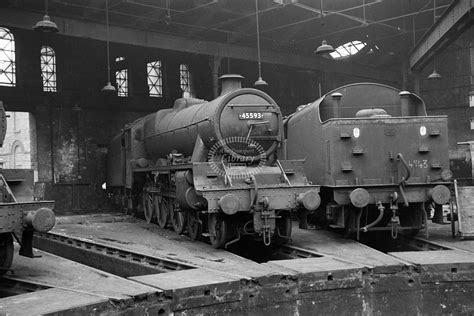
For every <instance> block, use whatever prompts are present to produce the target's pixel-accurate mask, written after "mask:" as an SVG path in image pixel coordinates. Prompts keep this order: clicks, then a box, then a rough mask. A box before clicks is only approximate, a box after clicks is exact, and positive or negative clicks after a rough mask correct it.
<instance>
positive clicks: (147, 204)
mask: <svg viewBox="0 0 474 316" xmlns="http://www.w3.org/2000/svg"><path fill="white" fill-rule="evenodd" d="M142 208H143V215H145V219H146V221H147V222H148V223H150V222H151V220H152V219H153V213H154V205H153V194H152V193H151V192H150V191H149V190H148V188H147V187H145V188H144V189H143V194H142Z"/></svg>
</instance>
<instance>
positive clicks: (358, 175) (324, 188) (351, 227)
mask: <svg viewBox="0 0 474 316" xmlns="http://www.w3.org/2000/svg"><path fill="white" fill-rule="evenodd" d="M285 125H286V126H285V127H286V131H287V157H288V158H289V159H306V164H305V171H306V173H307V176H308V179H309V180H310V181H312V182H313V183H317V184H320V185H321V199H322V202H321V206H320V207H319V208H318V210H317V211H316V212H315V214H313V218H316V220H317V221H319V223H324V224H326V225H330V226H332V227H339V228H342V229H344V231H345V232H346V233H347V234H348V235H352V236H354V235H356V237H357V238H359V237H360V236H359V234H360V233H361V232H368V231H377V230H388V231H391V233H392V236H393V237H396V236H397V234H398V232H399V231H405V233H407V234H411V235H414V234H416V233H417V232H418V231H419V230H420V229H422V228H424V227H425V226H426V221H427V218H428V214H427V210H428V209H430V208H431V207H432V206H434V208H435V216H437V215H439V214H441V215H442V213H441V211H442V210H441V207H442V205H443V204H446V203H448V202H449V201H450V189H449V186H450V180H451V177H452V173H451V171H450V170H449V162H448V129H447V117H446V116H427V114H426V108H425V104H424V102H423V100H422V99H420V98H419V97H418V96H416V95H414V94H412V93H409V92H407V91H399V90H397V89H395V88H392V87H389V86H385V85H380V84H374V83H358V84H350V85H346V86H343V87H340V88H338V89H336V90H334V91H331V92H329V93H328V94H326V95H324V96H323V97H321V98H320V99H318V100H316V101H314V102H313V103H310V104H307V105H303V106H300V107H299V110H298V111H297V112H296V113H294V114H292V115H290V116H289V117H288V118H287V119H286V121H285ZM305 219H306V218H304V220H305ZM303 225H306V223H304V224H303Z"/></svg>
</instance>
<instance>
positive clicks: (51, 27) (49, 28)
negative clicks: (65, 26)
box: [33, 14, 59, 33]
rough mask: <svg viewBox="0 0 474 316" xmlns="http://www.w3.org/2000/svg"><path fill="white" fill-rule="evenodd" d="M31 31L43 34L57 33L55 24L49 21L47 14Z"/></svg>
mask: <svg viewBox="0 0 474 316" xmlns="http://www.w3.org/2000/svg"><path fill="white" fill-rule="evenodd" d="M33 30H35V31H38V32H44V33H56V32H58V31H59V29H58V26H57V25H56V23H54V22H53V21H51V19H50V18H49V15H47V14H45V15H44V17H43V20H42V21H39V22H38V23H36V24H35V26H33Z"/></svg>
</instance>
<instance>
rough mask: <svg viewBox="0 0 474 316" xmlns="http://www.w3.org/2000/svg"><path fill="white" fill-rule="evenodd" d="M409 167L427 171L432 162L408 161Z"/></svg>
mask: <svg viewBox="0 0 474 316" xmlns="http://www.w3.org/2000/svg"><path fill="white" fill-rule="evenodd" d="M408 166H409V167H410V168H419V169H427V168H428V167H429V166H430V162H429V161H428V160H424V159H423V160H421V159H420V160H408Z"/></svg>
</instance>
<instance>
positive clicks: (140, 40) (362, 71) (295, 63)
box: [0, 9, 400, 83]
mask: <svg viewBox="0 0 474 316" xmlns="http://www.w3.org/2000/svg"><path fill="white" fill-rule="evenodd" d="M41 19H42V15H41V14H35V13H30V12H25V11H19V10H13V9H3V10H0V21H2V26H5V27H16V28H21V29H28V30H31V29H32V26H33V25H34V23H36V21H38V20H41ZM51 19H52V20H53V21H54V22H55V23H56V24H57V25H58V27H59V34H61V35H66V36H73V37H81V38H89V39H94V40H101V41H105V40H106V31H105V26H104V25H103V24H98V23H93V22H86V21H81V20H74V19H68V18H62V17H56V16H52V17H51ZM109 34H110V37H109V40H110V42H115V43H121V44H129V45H137V46H142V47H151V48H160V49H167V50H173V51H180V52H187V53H194V54H204V55H209V56H218V57H224V58H225V57H228V58H235V59H243V60H250V61H257V49H256V48H253V47H246V46H239V45H232V44H226V43H217V42H211V41H205V40H199V39H192V38H185V37H178V36H174V35H169V34H163V33H157V32H150V31H145V30H137V29H131V28H125V27H119V26H110V28H109ZM261 60H262V62H264V63H269V64H276V65H284V66H288V67H296V68H302V69H307V70H319V71H326V72H331V73H339V74H345V75H352V76H357V77H359V78H360V79H362V78H366V79H369V80H383V81H391V82H394V83H396V82H399V81H400V78H399V74H398V73H393V74H391V73H387V72H386V71H381V70H378V69H374V68H372V67H365V66H361V65H357V64H350V66H348V65H347V64H346V63H338V62H334V61H330V60H328V59H325V58H321V57H317V56H315V57H307V56H302V55H296V54H290V53H283V52H275V51H270V50H262V54H261Z"/></svg>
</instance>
